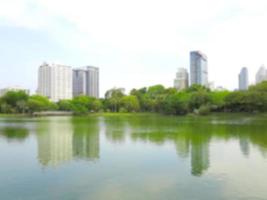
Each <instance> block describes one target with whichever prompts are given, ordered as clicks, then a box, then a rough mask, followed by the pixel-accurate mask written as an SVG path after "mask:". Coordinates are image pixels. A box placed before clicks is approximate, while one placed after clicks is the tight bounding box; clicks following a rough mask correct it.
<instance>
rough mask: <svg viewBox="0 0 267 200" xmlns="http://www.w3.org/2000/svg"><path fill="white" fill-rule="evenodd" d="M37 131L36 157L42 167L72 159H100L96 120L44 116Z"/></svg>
mask: <svg viewBox="0 0 267 200" xmlns="http://www.w3.org/2000/svg"><path fill="white" fill-rule="evenodd" d="M36 131H37V145H38V159H39V162H40V164H42V165H43V166H57V165H60V164H62V163H65V162H67V161H71V160H73V159H75V158H77V159H83V160H90V161H95V160H98V159H99V148H100V147H99V125H98V120H97V119H93V120H88V119H87V118H60V117H59V118H47V120H46V121H44V122H40V123H39V126H38V128H37V130H36Z"/></svg>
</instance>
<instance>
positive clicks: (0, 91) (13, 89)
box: [0, 86, 30, 96]
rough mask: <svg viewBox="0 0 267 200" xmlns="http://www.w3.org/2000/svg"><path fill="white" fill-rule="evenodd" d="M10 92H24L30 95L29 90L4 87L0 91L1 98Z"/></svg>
mask: <svg viewBox="0 0 267 200" xmlns="http://www.w3.org/2000/svg"><path fill="white" fill-rule="evenodd" d="M10 91H15V92H17V91H24V92H25V93H26V94H30V90H28V89H25V88H22V87H19V86H14V87H6V88H2V89H0V96H3V95H5V94H6V93H7V92H10Z"/></svg>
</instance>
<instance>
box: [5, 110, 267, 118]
mask: <svg viewBox="0 0 267 200" xmlns="http://www.w3.org/2000/svg"><path fill="white" fill-rule="evenodd" d="M147 115H151V116H165V117H210V116H223V115H227V116H239V115H243V116H266V117H267V113H266V112H262V113H249V112H211V113H209V114H206V115H200V114H194V113H188V114H186V115H167V114H162V113H155V112H129V113H120V112H96V113H86V114H74V113H73V112H54V111H53V112H50V111H49V112H37V113H33V114H29V113H24V114H21V113H17V114H16V113H12V114H4V113H0V117H64V116H72V117H92V116H99V117H101V116H105V117H113V116H147Z"/></svg>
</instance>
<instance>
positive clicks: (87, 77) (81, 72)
mask: <svg viewBox="0 0 267 200" xmlns="http://www.w3.org/2000/svg"><path fill="white" fill-rule="evenodd" d="M79 95H87V96H92V97H96V98H98V97H99V69H98V68H97V67H92V66H87V67H84V68H79V69H74V70H73V96H79Z"/></svg>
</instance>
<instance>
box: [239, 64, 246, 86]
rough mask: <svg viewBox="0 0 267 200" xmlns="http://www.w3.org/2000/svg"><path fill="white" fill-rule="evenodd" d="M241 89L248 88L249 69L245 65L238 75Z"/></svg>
mask: <svg viewBox="0 0 267 200" xmlns="http://www.w3.org/2000/svg"><path fill="white" fill-rule="evenodd" d="M238 86H239V90H247V89H248V69H247V68H246V67H243V68H242V69H241V71H240V73H239V75H238Z"/></svg>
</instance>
